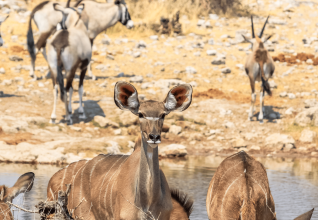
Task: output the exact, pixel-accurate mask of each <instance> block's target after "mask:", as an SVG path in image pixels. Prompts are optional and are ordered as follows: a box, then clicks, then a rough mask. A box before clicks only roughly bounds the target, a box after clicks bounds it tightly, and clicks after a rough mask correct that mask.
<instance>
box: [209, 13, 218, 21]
mask: <svg viewBox="0 0 318 220" xmlns="http://www.w3.org/2000/svg"><path fill="white" fill-rule="evenodd" d="M209 18H210V19H211V20H218V19H219V16H218V15H217V14H209Z"/></svg>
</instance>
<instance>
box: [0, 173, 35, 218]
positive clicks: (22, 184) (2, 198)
mask: <svg viewBox="0 0 318 220" xmlns="http://www.w3.org/2000/svg"><path fill="white" fill-rule="evenodd" d="M33 181H34V173H32V172H29V173H25V174H23V175H22V176H20V177H19V179H18V180H17V181H16V183H15V184H14V186H13V187H11V188H9V187H7V186H5V185H2V186H0V220H13V219H14V218H13V215H12V213H11V210H10V206H9V205H8V204H7V202H10V203H11V202H12V200H13V199H14V198H15V197H17V196H18V195H19V194H20V193H26V192H29V191H30V190H31V189H32V186H33Z"/></svg>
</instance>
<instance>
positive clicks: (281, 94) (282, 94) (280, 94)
mask: <svg viewBox="0 0 318 220" xmlns="http://www.w3.org/2000/svg"><path fill="white" fill-rule="evenodd" d="M279 96H280V97H282V98H284V97H287V92H281V93H279Z"/></svg>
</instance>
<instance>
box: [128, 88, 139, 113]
mask: <svg viewBox="0 0 318 220" xmlns="http://www.w3.org/2000/svg"><path fill="white" fill-rule="evenodd" d="M138 105H139V102H138V97H137V92H134V93H133V94H132V95H131V96H130V97H129V98H128V106H129V107H130V108H132V109H136V108H138Z"/></svg>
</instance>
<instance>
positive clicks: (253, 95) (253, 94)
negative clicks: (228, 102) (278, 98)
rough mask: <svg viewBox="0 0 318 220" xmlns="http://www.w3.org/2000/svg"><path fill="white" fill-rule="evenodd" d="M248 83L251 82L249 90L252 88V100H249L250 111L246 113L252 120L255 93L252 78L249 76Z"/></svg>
mask: <svg viewBox="0 0 318 220" xmlns="http://www.w3.org/2000/svg"><path fill="white" fill-rule="evenodd" d="M250 84H251V90H252V97H251V98H252V100H251V108H250V112H249V114H248V120H250V121H252V119H253V115H254V105H255V100H256V94H255V81H254V79H251V78H250Z"/></svg>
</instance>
